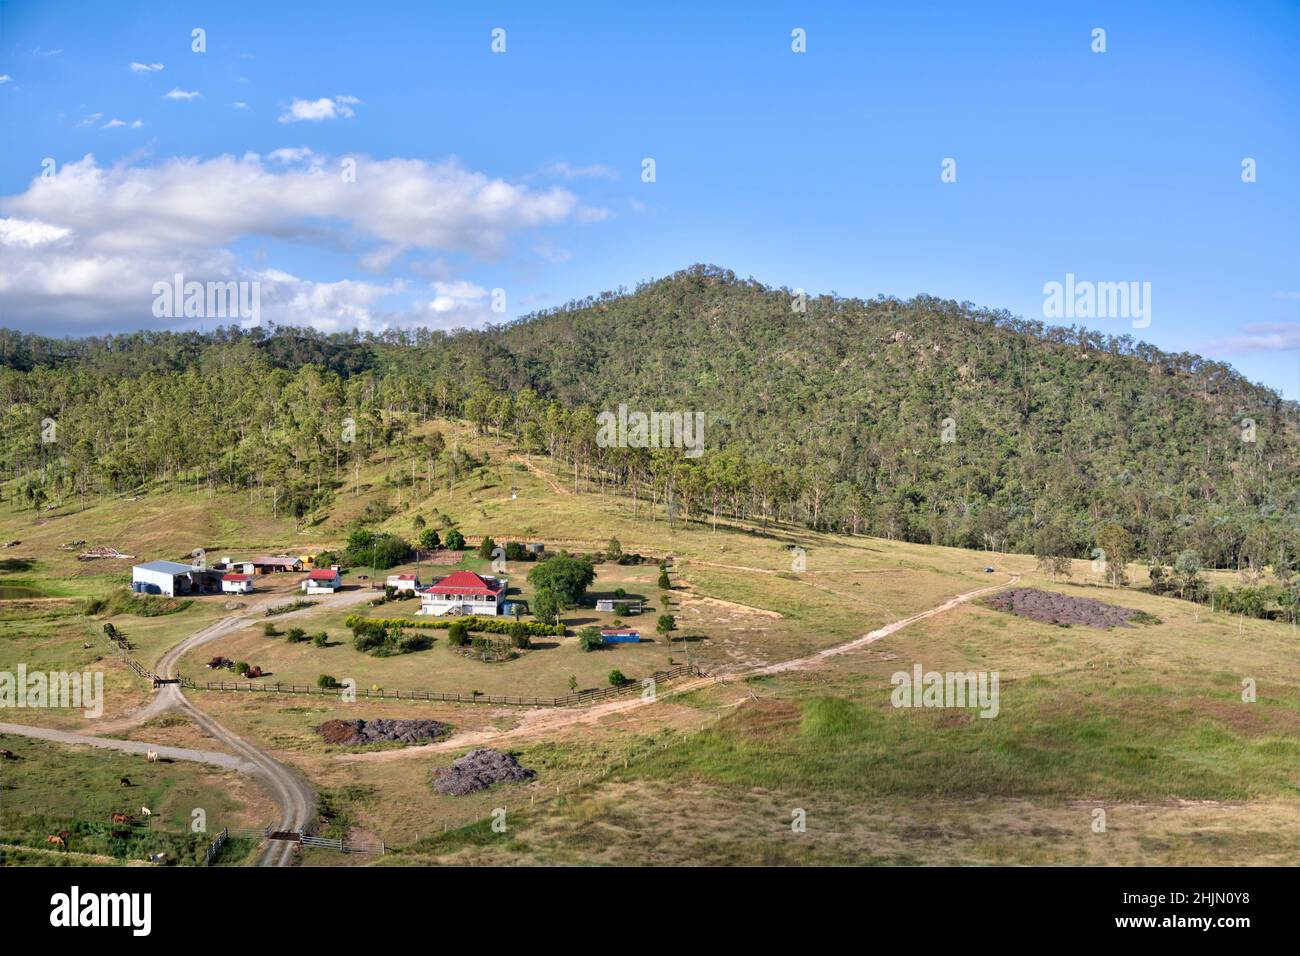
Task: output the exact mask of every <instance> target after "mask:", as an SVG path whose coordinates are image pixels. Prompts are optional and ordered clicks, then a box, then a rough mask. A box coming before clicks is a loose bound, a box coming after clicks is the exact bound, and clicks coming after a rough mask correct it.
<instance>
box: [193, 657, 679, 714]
mask: <svg viewBox="0 0 1300 956" xmlns="http://www.w3.org/2000/svg"><path fill="white" fill-rule="evenodd" d="M688 674H689V675H692V676H704V672H703V671H701V670H700V669H699V668H697V667H695V666H694V665H691V664H679V665H677V666H676V667H672V668H669V669H668V670H666V671H655V672H654V673H653V674H651V675H650V676H649V677H644V678H639V679H636V680H629V681H625V682H624V683H622V684H617V685H614V686H611V687H597V688H591V689H588V690H580V691H574V692H573V693H572V694H566V695H565V696H563V697H516V696H510V695H506V696H500V695H496V694H465V693H460V692H456V693H448V692H445V691H434V690H387V689H384V688H364V689H363V688H356V689H352V688H348V687H312V686H311V685H309V684H306V685H304V684H282V683H270V682H267V681H261V682H257V681H198V680H194V679H192V678H188V677H186V678H182V679H181V685H182V686H183V687H186V688H189V689H191V690H211V691H239V692H243V693H267V694H307V695H314V696H317V697H343V696H345V695H349V694H354V695H355V696H356V697H358V698H363V697H364V698H366V699H378V700H422V701H440V702H444V703H453V704H487V705H490V706H497V707H572V706H574V705H575V704H586V703H590V702H592V701H597V700H609V699H610V698H614V697H620V696H622V695H624V694H630V693H632V692H634V691H638V690H639V691H641V692H642V693H653V692H654V689H655V688H656V686H657V685H658V684H660V683H666V682H667V681H670V680H672V679H674V678H676V677H682V676H685V675H688Z"/></svg>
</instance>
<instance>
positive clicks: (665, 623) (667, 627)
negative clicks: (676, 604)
mask: <svg viewBox="0 0 1300 956" xmlns="http://www.w3.org/2000/svg"><path fill="white" fill-rule="evenodd" d="M655 630H656V631H657V632H658V633H659V634H660V635H661V636H662V637H663V638H664V639H665V640H667V642H668V643H669V644H671V643H672V642H673V636H672V635H673V631H675V630H677V619H676V618H675V617H673V616H672V615H671V614H660V615H659V623H657V624H656V625H655Z"/></svg>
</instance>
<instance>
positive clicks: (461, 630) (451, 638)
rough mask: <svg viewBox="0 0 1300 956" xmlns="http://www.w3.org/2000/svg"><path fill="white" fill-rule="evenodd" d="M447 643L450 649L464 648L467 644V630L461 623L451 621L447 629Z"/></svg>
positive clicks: (463, 623)
mask: <svg viewBox="0 0 1300 956" xmlns="http://www.w3.org/2000/svg"><path fill="white" fill-rule="evenodd" d="M447 643H448V644H450V645H451V646H452V647H464V646H465V645H466V644H468V643H469V628H467V627H466V626H465V622H463V621H452V622H451V626H450V627H448V628H447Z"/></svg>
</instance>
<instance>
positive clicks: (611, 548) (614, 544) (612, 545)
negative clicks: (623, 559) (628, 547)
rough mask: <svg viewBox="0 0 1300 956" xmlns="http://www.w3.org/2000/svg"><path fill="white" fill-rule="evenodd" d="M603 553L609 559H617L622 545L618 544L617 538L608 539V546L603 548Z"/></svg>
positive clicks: (621, 550) (620, 553)
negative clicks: (605, 553) (604, 552)
mask: <svg viewBox="0 0 1300 956" xmlns="http://www.w3.org/2000/svg"><path fill="white" fill-rule="evenodd" d="M605 551H606V552H607V553H608V554H609V556H610V557H612V558H617V557H619V556H620V555H622V553H623V545H622V544H620V543H619V540H618V538H610V539H609V544H608V545H607V546H606V547H605Z"/></svg>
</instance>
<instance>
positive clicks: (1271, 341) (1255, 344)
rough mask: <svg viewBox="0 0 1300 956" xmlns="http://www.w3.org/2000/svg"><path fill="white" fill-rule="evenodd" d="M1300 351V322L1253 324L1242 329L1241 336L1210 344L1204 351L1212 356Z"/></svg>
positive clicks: (1207, 344) (1231, 336)
mask: <svg viewBox="0 0 1300 956" xmlns="http://www.w3.org/2000/svg"><path fill="white" fill-rule="evenodd" d="M1294 349H1300V322H1253V323H1247V324H1246V325H1243V326H1242V327H1241V330H1240V332H1239V334H1237V335H1230V336H1227V337H1226V338H1222V339H1217V340H1215V341H1213V342H1208V343H1206V344H1205V346H1204V350H1205V351H1206V352H1208V353H1210V354H1211V355H1236V354H1241V353H1242V352H1290V351H1292V350H1294Z"/></svg>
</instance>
